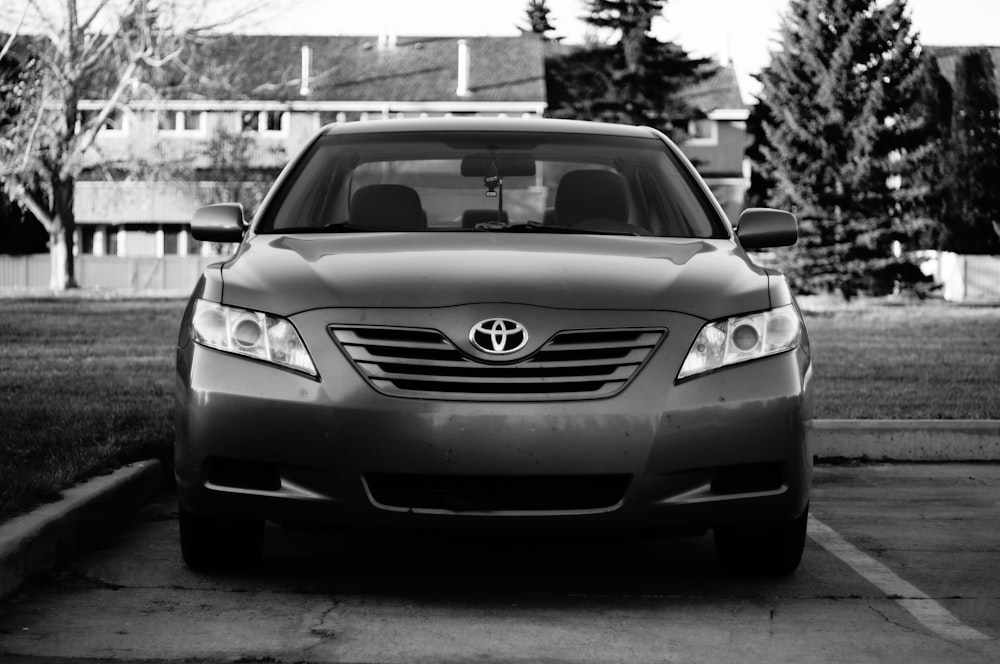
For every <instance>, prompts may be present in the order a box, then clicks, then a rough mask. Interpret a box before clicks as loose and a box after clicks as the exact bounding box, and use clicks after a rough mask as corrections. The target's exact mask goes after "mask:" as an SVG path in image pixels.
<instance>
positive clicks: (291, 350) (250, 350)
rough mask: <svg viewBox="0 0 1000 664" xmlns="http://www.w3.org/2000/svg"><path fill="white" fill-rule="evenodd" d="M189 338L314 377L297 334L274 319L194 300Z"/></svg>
mask: <svg viewBox="0 0 1000 664" xmlns="http://www.w3.org/2000/svg"><path fill="white" fill-rule="evenodd" d="M191 338H193V339H194V340H195V341H197V342H198V343H200V344H202V345H204V346H208V347H209V348H216V349H218V350H224V351H227V352H229V353H236V354H237V355H246V356H247V357H255V358H257V359H259V360H264V361H265V362H272V363H274V364H278V365H281V366H283V367H288V368H289V369H295V370H296V371H302V372H305V373H307V374H309V375H310V376H315V375H316V367H315V365H314V364H313V361H312V358H311V357H309V351H307V350H306V347H305V344H303V343H302V338H301V337H300V336H299V333H298V332H297V331H296V330H295V327H294V326H293V325H292V324H291V322H289V321H288V320H286V319H284V318H280V317H278V316H271V315H269V314H263V313H260V312H259V311H251V310H249V309H240V308H238V307H227V306H225V305H221V304H217V303H215V302H207V301H205V300H198V302H197V303H195V306H194V316H193V317H192V318H191Z"/></svg>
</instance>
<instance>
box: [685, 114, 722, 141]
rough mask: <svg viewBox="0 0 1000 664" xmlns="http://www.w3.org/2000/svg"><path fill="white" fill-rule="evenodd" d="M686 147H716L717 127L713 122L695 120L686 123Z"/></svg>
mask: <svg viewBox="0 0 1000 664" xmlns="http://www.w3.org/2000/svg"><path fill="white" fill-rule="evenodd" d="M687 133H688V139H687V141H686V143H687V144H688V145H718V143H719V125H718V124H717V123H716V122H715V120H709V119H708V118H696V119H692V120H689V121H688V125H687Z"/></svg>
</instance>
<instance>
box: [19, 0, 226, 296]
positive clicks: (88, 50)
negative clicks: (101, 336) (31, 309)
mask: <svg viewBox="0 0 1000 664" xmlns="http://www.w3.org/2000/svg"><path fill="white" fill-rule="evenodd" d="M25 2H26V3H27V4H26V6H25V9H24V13H23V15H22V18H21V21H19V22H18V23H17V25H18V28H16V29H15V30H14V32H13V34H12V35H11V36H10V37H9V38H8V40H7V42H9V43H7V44H6V45H5V51H6V50H8V49H11V48H13V49H14V50H17V51H19V52H21V53H24V54H26V55H25V56H24V57H25V58H26V59H27V60H28V61H30V62H32V63H33V65H34V66H33V67H32V70H31V71H32V75H33V76H35V77H37V78H36V80H35V81H34V84H33V85H26V86H21V87H20V88H18V89H19V90H20V91H21V94H22V95H23V98H21V99H18V100H17V102H18V110H19V112H18V114H17V115H16V117H14V118H13V119H11V121H10V122H9V124H8V125H7V126H5V127H4V132H3V135H2V136H0V180H2V183H3V187H4V189H5V190H6V191H7V192H8V194H9V195H10V196H11V197H12V198H13V199H14V200H16V201H17V202H18V203H19V204H20V205H21V206H23V207H24V208H26V209H28V210H29V211H31V213H32V214H33V215H34V216H35V218H36V219H38V221H39V222H41V224H42V225H43V226H44V227H45V229H46V231H47V232H48V234H49V252H50V255H51V257H52V270H51V273H50V280H49V285H50V287H51V288H52V289H53V290H63V289H67V288H75V287H76V286H77V282H76V276H75V265H74V259H73V234H74V231H75V229H76V220H75V218H74V214H73V195H74V189H75V185H76V180H77V178H78V177H79V176H80V174H81V173H82V172H83V171H84V170H85V169H86V168H88V167H92V166H93V165H94V164H93V163H92V162H93V160H94V151H93V150H92V148H93V147H94V142H95V140H96V138H97V135H98V133H99V132H100V131H101V129H102V128H103V127H104V126H106V125H107V123H108V121H109V119H110V118H111V117H112V114H113V113H115V112H116V109H118V108H120V107H121V106H122V105H124V104H126V103H127V102H128V100H129V98H130V97H131V96H132V95H133V94H135V93H136V91H140V90H144V89H148V86H145V85H144V82H145V81H146V79H147V78H148V77H149V73H150V72H151V71H152V70H154V69H157V68H160V67H163V66H164V65H166V64H167V63H168V62H171V61H172V60H174V59H176V58H177V57H178V56H179V55H180V54H181V52H182V50H183V48H184V45H185V43H186V42H188V41H189V40H191V39H194V38H197V37H198V36H199V35H202V34H205V33H207V32H209V31H213V30H217V29H218V28H219V27H220V26H221V25H224V24H226V23H227V22H229V21H231V20H234V18H235V17H227V18H226V19H224V20H216V21H214V22H213V21H212V20H210V19H208V18H207V12H206V7H207V4H208V2H207V0H25ZM16 20H17V19H16V17H15V18H14V20H12V21H11V23H14V22H15V21H16ZM22 23H23V25H22ZM19 31H20V33H21V35H18V32H19ZM11 44H12V45H13V46H11ZM87 99H99V100H101V101H102V104H101V106H100V108H99V110H96V111H93V112H88V113H86V114H84V113H81V111H80V102H81V101H83V100H87Z"/></svg>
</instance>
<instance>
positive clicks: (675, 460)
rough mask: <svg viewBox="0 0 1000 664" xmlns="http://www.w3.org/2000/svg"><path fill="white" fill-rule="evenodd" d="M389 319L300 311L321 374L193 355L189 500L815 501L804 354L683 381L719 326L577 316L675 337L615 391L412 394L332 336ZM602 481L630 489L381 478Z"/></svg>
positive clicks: (648, 504)
mask: <svg viewBox="0 0 1000 664" xmlns="http://www.w3.org/2000/svg"><path fill="white" fill-rule="evenodd" d="M373 315H376V316H377V315H384V316H390V315H395V316H397V317H396V318H395V319H394V322H395V323H396V324H398V321H399V318H398V312H396V313H395V314H388V313H387V314H372V312H361V311H347V310H326V311H312V312H308V313H306V314H300V315H299V316H296V317H294V319H293V320H294V322H295V324H296V327H297V328H298V329H299V331H300V333H301V334H302V335H303V338H304V340H305V343H306V345H307V346H308V347H309V348H310V350H311V351H312V353H313V357H314V360H315V361H316V365H317V369H318V370H319V373H320V376H321V379H320V380H314V379H311V378H308V377H306V376H302V375H300V374H297V373H294V372H291V371H287V370H283V369H279V368H277V367H274V366H271V365H267V364H263V363H260V362H257V361H253V360H248V359H245V358H241V357H237V356H233V355H229V354H226V353H223V352H220V351H216V350H211V349H207V348H204V347H201V346H198V345H196V344H194V343H193V342H190V341H187V342H186V343H183V344H182V345H181V346H180V347H179V348H178V351H177V380H176V405H177V408H176V418H177V419H176V431H177V441H176V442H177V444H176V474H177V482H178V488H179V496H180V501H181V504H182V505H183V507H184V508H185V509H186V510H188V511H190V512H192V513H196V514H204V515H215V516H242V517H248V516H249V517H262V518H265V519H268V520H272V521H277V522H283V523H294V524H304V525H332V526H353V527H375V528H409V527H413V528H425V527H431V528H451V527H456V528H495V527H501V528H506V527H510V528H519V529H521V528H527V529H531V528H544V529H701V528H709V527H714V526H717V525H729V524H740V523H756V522H763V521H777V520H789V519H792V518H794V517H796V516H798V515H799V514H801V513H802V511H803V510H804V509H805V506H806V504H807V502H808V499H809V486H810V482H811V474H812V455H811V453H810V451H809V450H808V449H807V444H806V436H805V429H804V422H805V421H807V420H808V419H810V418H811V400H810V396H809V395H810V389H809V380H810V375H811V372H810V365H809V357H808V354H807V352H806V351H804V350H803V349H800V350H798V351H794V352H789V353H785V354H782V355H777V356H772V357H768V358H764V359H761V360H758V361H755V362H751V363H747V364H745V365H739V366H734V367H730V368H726V369H723V370H720V371H717V372H715V373H712V374H708V375H704V376H701V377H698V378H695V379H691V380H687V381H684V382H682V383H680V384H675V383H674V378H675V376H676V375H677V370H678V368H679V365H680V363H681V361H682V360H683V357H684V355H685V354H686V352H687V347H688V344H689V343H690V340H691V339H692V338H694V336H695V334H696V333H697V330H698V329H699V328H700V325H701V324H702V322H703V321H701V320H699V319H696V318H693V317H689V316H682V315H678V314H664V313H662V312H639V313H636V312H605V313H603V314H602V313H599V312H598V313H595V312H586V313H585V314H584V313H577V312H562V313H560V317H561V318H567V319H569V320H566V321H565V323H566V325H567V326H568V327H570V328H572V327H573V326H574V325H579V326H583V325H584V323H585V322H586V324H590V325H594V321H595V320H596V321H597V325H600V326H605V327H613V326H615V325H630V326H657V325H659V326H663V327H666V328H668V330H669V332H668V334H667V337H666V339H665V341H664V342H663V343H662V344H661V345H660V347H659V348H658V349H657V350H656V352H655V353H654V355H653V356H652V357H651V358H650V359H649V361H648V363H647V364H646V365H645V366H644V368H643V369H642V370H641V372H640V373H639V374H638V375H637V376H636V377H635V379H634V381H633V382H632V383H631V384H630V385H629V386H628V387H627V388H626V389H625V390H624V391H622V392H621V393H619V394H617V395H615V396H613V397H610V398H603V399H596V400H583V401H547V402H517V401H514V402H503V403H495V402H479V401H446V400H428V399H410V398H399V397H392V396H386V395H384V394H380V393H379V392H377V391H375V390H374V389H372V387H371V386H370V385H369V384H368V383H366V382H365V380H364V379H363V378H362V377H361V376H360V375H359V374H358V372H357V371H356V370H355V368H354V367H353V366H352V365H351V364H350V362H349V361H348V360H347V358H346V357H345V356H344V355H343V353H342V352H341V351H340V349H339V348H337V347H336V345H335V344H334V343H332V340H331V339H330V337H329V336H328V334H327V331H326V330H327V327H328V326H329V325H330V324H333V323H338V324H339V323H344V322H353V321H357V320H364V321H365V322H367V323H373V322H374V323H376V324H377V323H379V322H380V321H378V320H376V321H372V320H371V318H372V316H373ZM626 315H627V320H623V318H624V317H626ZM574 317H579V318H580V320H579V322H578V321H575V320H572V319H573V318H574ZM220 468H221V470H220ZM595 476H600V477H602V478H607V477H614V478H624V482H623V484H622V486H624V491H623V492H622V493H621V495H620V497H619V498H618V499H617V500H611V501H606V502H605V503H600V504H586V503H581V504H576V503H568V504H560V503H558V501H557V502H556V503H553V504H549V505H547V506H544V507H542V508H538V507H537V506H532V505H531V504H525V503H524V502H523V501H521V502H515V503H512V504H511V505H509V506H505V507H496V506H490V505H487V506H485V507H484V506H483V505H480V504H476V503H470V504H468V505H465V506H456V505H455V504H454V503H447V504H446V506H445V507H440V506H433V505H431V506H427V505H424V504H422V503H419V504H413V505H405V504H399V503H401V502H403V503H405V499H400V500H395V499H394V500H390V501H388V502H385V499H380V497H379V496H378V495H375V494H374V493H373V480H375V481H376V482H377V481H380V480H381V479H384V478H386V477H389V478H403V479H404V480H406V478H410V480H412V479H413V478H416V479H417V480H418V483H419V481H420V480H422V478H439V479H444V480H448V481H449V482H459V483H465V484H469V483H470V482H471V483H472V484H475V483H477V481H478V480H479V479H480V478H482V480H483V482H491V481H496V479H497V478H529V480H528V481H529V482H534V484H535V486H536V487H538V486H541V487H544V485H545V484H546V483H547V480H548V479H551V480H552V482H551V483H552V484H554V485H555V484H558V483H559V482H560V481H562V479H567V480H568V478H582V479H584V480H586V478H594V477H595ZM531 478H533V479H531ZM573 481H576V480H575V479H574V480H573ZM616 481H617V480H616ZM612 483H614V482H612ZM402 484H403V486H412V485H413V481H404V482H403V483H402ZM484 486H486V485H484ZM376 490H377V487H376ZM393 495H397V494H393ZM394 503H395V504H394Z"/></svg>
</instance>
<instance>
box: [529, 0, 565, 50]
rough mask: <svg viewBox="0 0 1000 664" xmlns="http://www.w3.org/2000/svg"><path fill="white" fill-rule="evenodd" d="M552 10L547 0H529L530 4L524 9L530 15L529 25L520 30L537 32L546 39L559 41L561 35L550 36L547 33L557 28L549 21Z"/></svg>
mask: <svg viewBox="0 0 1000 664" xmlns="http://www.w3.org/2000/svg"><path fill="white" fill-rule="evenodd" d="M551 11H552V10H551V9H549V6H548V5H547V4H546V2H545V0H528V6H527V8H525V10H524V13H525V14H526V15H527V17H528V27H526V28H520V30H521V31H522V32H530V33H533V34H536V35H538V36H540V37H541V38H542V39H543V40H545V41H551V40H556V41H558V39H559V37H549V36H548V35H547V34H546V33H548V32H552V31H553V30H555V26H553V25H552V23H551V22H550V21H549V14H550V13H551Z"/></svg>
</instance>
